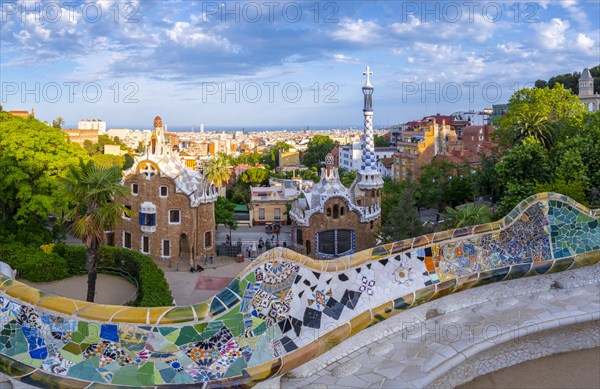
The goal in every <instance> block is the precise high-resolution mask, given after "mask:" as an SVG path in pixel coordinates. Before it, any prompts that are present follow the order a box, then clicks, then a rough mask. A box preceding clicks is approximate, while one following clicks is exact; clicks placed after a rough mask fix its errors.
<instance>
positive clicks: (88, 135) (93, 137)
mask: <svg viewBox="0 0 600 389" xmlns="http://www.w3.org/2000/svg"><path fill="white" fill-rule="evenodd" d="M62 132H64V133H65V134H67V136H68V137H69V142H73V143H79V144H80V145H81V146H83V145H84V143H85V141H86V140H89V141H90V142H92V143H98V130H72V129H71V130H62Z"/></svg>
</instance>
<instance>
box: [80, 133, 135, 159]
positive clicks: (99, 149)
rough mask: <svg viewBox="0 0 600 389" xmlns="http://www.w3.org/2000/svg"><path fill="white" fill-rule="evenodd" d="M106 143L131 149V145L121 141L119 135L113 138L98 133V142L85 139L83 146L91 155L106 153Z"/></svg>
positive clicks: (123, 148) (122, 148)
mask: <svg viewBox="0 0 600 389" xmlns="http://www.w3.org/2000/svg"><path fill="white" fill-rule="evenodd" d="M104 145H119V146H120V149H121V150H128V149H129V147H128V146H127V145H126V144H125V143H123V142H121V140H120V139H119V137H117V136H115V137H114V138H113V139H111V138H110V136H108V135H98V143H93V142H91V141H89V140H85V141H83V148H84V149H85V150H86V151H87V152H88V154H89V155H90V157H91V156H94V155H99V154H104ZM142 150H143V149H142Z"/></svg>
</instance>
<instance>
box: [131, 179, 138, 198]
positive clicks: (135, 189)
mask: <svg viewBox="0 0 600 389" xmlns="http://www.w3.org/2000/svg"><path fill="white" fill-rule="evenodd" d="M131 194H133V195H135V196H137V194H138V184H137V182H132V183H131Z"/></svg>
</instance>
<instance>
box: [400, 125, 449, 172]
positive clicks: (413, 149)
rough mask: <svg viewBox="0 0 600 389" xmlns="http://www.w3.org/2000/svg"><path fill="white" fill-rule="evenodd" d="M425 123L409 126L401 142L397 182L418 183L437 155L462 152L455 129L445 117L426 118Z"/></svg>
mask: <svg viewBox="0 0 600 389" xmlns="http://www.w3.org/2000/svg"><path fill="white" fill-rule="evenodd" d="M424 119H425V120H422V121H413V122H408V123H406V124H405V127H404V130H403V132H402V139H401V140H399V141H398V142H397V149H398V151H397V152H396V153H395V154H394V156H393V158H394V163H393V168H392V176H393V178H394V179H395V180H397V181H404V180H407V179H414V180H418V179H419V178H420V176H421V169H422V167H423V166H424V165H427V164H429V163H431V161H432V160H433V158H434V157H435V156H436V155H443V154H446V153H448V152H450V151H452V150H454V149H458V147H459V144H458V139H457V135H456V131H455V129H454V128H453V127H452V126H450V125H448V124H446V121H445V118H442V119H441V123H439V124H438V120H436V118H435V117H425V118H424Z"/></svg>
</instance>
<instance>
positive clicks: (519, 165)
mask: <svg viewBox="0 0 600 389" xmlns="http://www.w3.org/2000/svg"><path fill="white" fill-rule="evenodd" d="M496 172H497V173H498V178H499V179H500V182H502V184H503V189H504V196H503V197H502V200H501V202H500V209H499V212H500V214H506V213H508V212H510V211H511V210H512V209H513V208H514V207H515V206H516V205H517V204H518V203H519V202H521V200H523V199H525V198H526V197H528V196H530V195H532V194H534V192H535V185H536V184H537V183H547V182H549V181H550V180H552V178H553V169H552V164H551V162H550V156H549V154H548V151H547V150H546V149H545V148H544V147H543V146H542V145H541V144H540V143H539V142H537V141H535V140H533V139H531V138H530V139H528V140H527V141H526V142H525V143H523V144H521V145H519V146H517V147H514V148H513V149H511V150H510V151H509V152H508V153H507V154H506V155H505V156H504V157H503V158H502V160H501V161H500V162H499V163H498V164H496Z"/></svg>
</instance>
